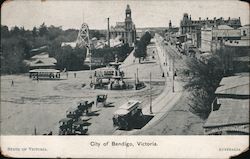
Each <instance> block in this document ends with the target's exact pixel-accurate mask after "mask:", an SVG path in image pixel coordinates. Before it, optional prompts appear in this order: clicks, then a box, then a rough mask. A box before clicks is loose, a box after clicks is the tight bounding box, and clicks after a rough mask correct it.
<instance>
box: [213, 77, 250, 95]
mask: <svg viewBox="0 0 250 159" xmlns="http://www.w3.org/2000/svg"><path fill="white" fill-rule="evenodd" d="M215 94H231V95H232V94H233V95H249V76H248V75H238V76H230V77H224V78H222V80H221V82H220V86H219V87H218V88H217V89H216V91H215Z"/></svg>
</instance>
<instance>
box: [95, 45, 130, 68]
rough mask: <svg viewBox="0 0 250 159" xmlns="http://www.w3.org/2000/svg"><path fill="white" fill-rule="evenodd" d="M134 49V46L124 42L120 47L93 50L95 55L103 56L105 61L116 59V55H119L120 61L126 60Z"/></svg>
mask: <svg viewBox="0 0 250 159" xmlns="http://www.w3.org/2000/svg"><path fill="white" fill-rule="evenodd" d="M132 50H133V48H132V47H129V45H128V44H124V45H122V46H120V47H114V48H109V47H106V48H103V49H96V50H93V51H92V56H93V57H103V58H104V63H106V64H107V63H108V62H110V61H114V60H115V55H117V57H118V61H124V60H125V59H126V57H127V56H128V55H129V53H130V52H131V51H132Z"/></svg>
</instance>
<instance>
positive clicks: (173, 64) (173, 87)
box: [172, 56, 175, 92]
mask: <svg viewBox="0 0 250 159" xmlns="http://www.w3.org/2000/svg"><path fill="white" fill-rule="evenodd" d="M174 62H175V60H174V56H173V66H172V67H173V68H172V69H173V88H172V91H173V92H174V76H175V68H174Z"/></svg>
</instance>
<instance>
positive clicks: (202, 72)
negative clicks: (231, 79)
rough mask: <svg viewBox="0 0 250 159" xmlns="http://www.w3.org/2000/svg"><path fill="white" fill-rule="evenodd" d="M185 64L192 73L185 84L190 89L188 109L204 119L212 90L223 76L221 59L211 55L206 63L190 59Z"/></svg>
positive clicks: (208, 110)
mask: <svg viewBox="0 0 250 159" xmlns="http://www.w3.org/2000/svg"><path fill="white" fill-rule="evenodd" d="M187 65H188V68H189V71H190V73H191V75H192V76H191V78H190V79H189V81H188V83H187V84H186V85H185V88H186V89H188V90H190V91H191V96H190V98H189V99H190V103H189V106H190V111H191V112H193V113H194V114H197V115H198V116H200V117H201V118H203V119H206V118H207V117H208V115H209V113H210V111H211V104H212V102H213V100H214V98H215V94H214V92H215V90H216V88H217V87H218V86H219V83H220V81H221V79H222V77H223V67H222V64H221V59H220V57H219V56H217V55H213V57H211V58H210V59H208V61H207V62H206V63H204V62H201V61H198V60H196V59H192V60H191V61H189V62H188V63H187Z"/></svg>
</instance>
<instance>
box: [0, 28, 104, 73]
mask: <svg viewBox="0 0 250 159" xmlns="http://www.w3.org/2000/svg"><path fill="white" fill-rule="evenodd" d="M77 35H78V30H76V29H68V30H62V27H55V26H53V25H51V26H46V24H45V23H43V24H41V25H40V26H39V27H33V29H32V30H25V29H24V28H23V27H17V26H15V27H13V28H10V29H9V28H8V27H7V26H3V25H1V49H2V50H1V52H2V54H1V73H2V74H5V73H6V74H9V73H22V72H26V71H27V68H26V67H25V65H24V64H23V60H25V59H29V58H30V57H31V56H33V55H34V54H31V52H30V50H31V49H35V48H40V47H42V46H46V47H47V48H48V49H47V50H46V51H48V53H49V56H50V57H55V58H56V59H58V60H59V63H58V67H59V68H60V69H61V68H63V67H67V68H68V69H72V70H78V69H80V68H82V66H83V60H84V58H85V56H86V50H84V49H83V50H81V49H79V48H76V49H72V48H71V49H70V48H68V47H66V48H61V43H62V42H70V41H75V40H76V39H77ZM95 36H96V37H97V39H99V38H101V37H103V36H105V35H103V34H101V33H99V31H98V30H91V31H90V37H95ZM37 53H39V52H37Z"/></svg>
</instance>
